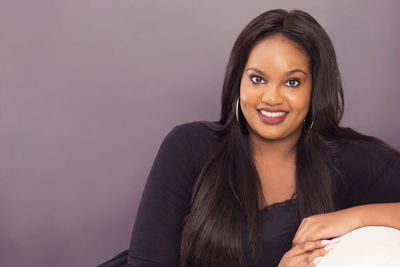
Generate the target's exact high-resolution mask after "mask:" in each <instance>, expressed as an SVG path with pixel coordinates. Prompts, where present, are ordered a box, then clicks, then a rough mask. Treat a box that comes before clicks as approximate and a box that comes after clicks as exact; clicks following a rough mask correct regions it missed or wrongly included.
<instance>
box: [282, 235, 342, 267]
mask: <svg viewBox="0 0 400 267" xmlns="http://www.w3.org/2000/svg"><path fill="white" fill-rule="evenodd" d="M340 241H341V239H340V237H338V238H335V239H332V240H318V241H308V242H305V243H302V244H300V245H297V246H294V247H293V248H292V249H290V250H289V251H288V252H286V257H288V258H292V259H293V260H294V259H296V260H295V261H296V262H299V263H301V264H300V266H316V265H317V264H318V262H319V261H320V260H321V259H322V257H323V256H325V255H326V254H328V253H329V252H330V251H331V250H332V249H334V248H335V247H336V245H337V244H338V243H339V242H340Z"/></svg>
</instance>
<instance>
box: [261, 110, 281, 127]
mask: <svg viewBox="0 0 400 267" xmlns="http://www.w3.org/2000/svg"><path fill="white" fill-rule="evenodd" d="M257 114H258V117H259V118H260V120H261V121H262V122H264V123H266V124H278V123H281V122H283V121H284V120H285V119H286V117H287V114H288V113H287V112H268V111H265V110H259V111H258V112H257Z"/></svg>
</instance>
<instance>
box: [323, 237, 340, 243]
mask: <svg viewBox="0 0 400 267" xmlns="http://www.w3.org/2000/svg"><path fill="white" fill-rule="evenodd" d="M341 240H342V239H341V238H340V237H336V238H334V239H331V240H328V239H325V240H322V241H321V245H328V244H335V243H339V242H340V241H341Z"/></svg>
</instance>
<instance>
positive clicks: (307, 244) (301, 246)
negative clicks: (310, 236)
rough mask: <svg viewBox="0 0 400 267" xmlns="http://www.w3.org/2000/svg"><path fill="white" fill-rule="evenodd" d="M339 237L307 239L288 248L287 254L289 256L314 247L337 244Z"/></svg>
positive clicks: (311, 249)
mask: <svg viewBox="0 0 400 267" xmlns="http://www.w3.org/2000/svg"><path fill="white" fill-rule="evenodd" d="M340 240H341V239H340V237H337V238H334V239H331V240H327V239H324V240H318V241H307V242H304V243H301V244H299V245H296V246H294V247H293V248H292V249H291V250H289V251H288V252H287V253H288V254H289V256H290V257H293V256H296V255H300V254H303V253H305V252H309V251H313V250H315V249H319V248H324V247H326V246H329V245H331V244H337V243H338V242H340Z"/></svg>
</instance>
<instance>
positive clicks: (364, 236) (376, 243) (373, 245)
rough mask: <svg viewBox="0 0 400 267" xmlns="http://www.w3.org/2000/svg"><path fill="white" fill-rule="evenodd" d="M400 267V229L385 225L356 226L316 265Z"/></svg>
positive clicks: (320, 266) (321, 266)
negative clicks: (356, 227)
mask: <svg viewBox="0 0 400 267" xmlns="http://www.w3.org/2000/svg"><path fill="white" fill-rule="evenodd" d="M338 266H340V267H346V266H351V267H400V231H399V230H397V229H394V228H389V227H384V226H367V227H362V228H358V229H356V230H354V231H351V232H349V233H347V234H345V235H343V236H342V241H340V243H339V244H338V245H337V247H336V248H334V249H333V250H332V251H330V252H329V253H328V254H327V255H325V256H324V257H322V259H321V261H320V262H319V264H318V267H338Z"/></svg>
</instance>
